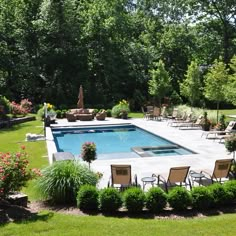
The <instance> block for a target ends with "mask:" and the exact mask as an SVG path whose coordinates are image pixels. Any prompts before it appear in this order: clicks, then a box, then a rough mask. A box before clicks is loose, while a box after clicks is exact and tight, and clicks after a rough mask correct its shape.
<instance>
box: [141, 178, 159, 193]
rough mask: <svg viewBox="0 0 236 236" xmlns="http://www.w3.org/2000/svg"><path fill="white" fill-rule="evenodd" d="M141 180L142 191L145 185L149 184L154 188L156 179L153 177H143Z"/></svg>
mask: <svg viewBox="0 0 236 236" xmlns="http://www.w3.org/2000/svg"><path fill="white" fill-rule="evenodd" d="M141 180H142V182H143V190H144V189H145V186H146V185H147V184H151V185H152V187H153V186H154V182H155V181H156V178H154V177H143V178H142V179H141Z"/></svg>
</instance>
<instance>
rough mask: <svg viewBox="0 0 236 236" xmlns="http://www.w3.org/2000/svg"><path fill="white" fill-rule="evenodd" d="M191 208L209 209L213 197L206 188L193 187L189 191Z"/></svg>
mask: <svg viewBox="0 0 236 236" xmlns="http://www.w3.org/2000/svg"><path fill="white" fill-rule="evenodd" d="M191 196H192V206H193V208H195V209H197V210H205V209H209V208H210V207H212V205H213V201H214V199H213V196H212V194H211V192H210V191H209V188H208V187H205V186H199V187H194V188H193V189H192V191H191Z"/></svg>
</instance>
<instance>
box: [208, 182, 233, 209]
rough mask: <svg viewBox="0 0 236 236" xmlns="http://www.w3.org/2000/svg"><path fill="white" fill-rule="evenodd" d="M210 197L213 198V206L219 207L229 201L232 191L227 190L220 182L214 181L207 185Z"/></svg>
mask: <svg viewBox="0 0 236 236" xmlns="http://www.w3.org/2000/svg"><path fill="white" fill-rule="evenodd" d="M208 188H209V190H210V192H211V194H212V197H213V199H214V201H213V203H214V205H213V206H214V207H219V206H223V205H228V204H230V203H231V199H232V193H231V192H230V191H227V190H226V189H225V188H224V187H223V185H222V184H220V183H214V184H212V185H209V186H208Z"/></svg>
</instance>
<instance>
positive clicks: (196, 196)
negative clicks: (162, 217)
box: [77, 180, 236, 213]
mask: <svg viewBox="0 0 236 236" xmlns="http://www.w3.org/2000/svg"><path fill="white" fill-rule="evenodd" d="M121 194H122V195H121ZM234 203H236V180H231V181H227V182H225V183H224V184H219V183H215V184H212V185H209V186H206V187H205V186H198V187H194V188H193V189H192V190H191V191H188V190H187V189H186V188H184V187H179V186H178V187H174V188H172V189H171V190H170V191H169V192H168V193H165V192H164V191H163V190H162V189H161V188H159V187H152V188H150V189H149V190H148V192H146V193H144V191H143V190H142V189H141V188H138V187H131V188H129V189H126V190H125V191H124V192H123V193H120V192H119V191H118V190H117V189H115V188H105V189H102V190H100V191H98V190H97V188H96V187H95V186H90V185H85V186H81V188H80V190H79V191H78V195H77V206H78V207H79V208H81V210H98V209H100V210H101V211H102V212H110V213H114V212H116V211H118V210H119V208H120V207H121V206H122V205H124V207H125V208H126V209H127V210H128V212H130V213H140V212H142V211H143V209H144V207H146V209H147V210H148V211H150V212H152V213H158V212H160V211H162V210H164V209H165V207H166V206H167V204H169V206H170V207H172V208H173V209H174V210H177V211H181V210H185V209H187V208H189V209H190V208H192V209H196V210H206V209H211V208H213V207H221V206H225V205H230V204H234Z"/></svg>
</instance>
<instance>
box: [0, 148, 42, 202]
mask: <svg viewBox="0 0 236 236" xmlns="http://www.w3.org/2000/svg"><path fill="white" fill-rule="evenodd" d="M40 175H41V173H40V171H39V170H38V169H36V168H35V169H30V168H29V161H28V154H27V152H26V151H25V147H24V146H22V147H21V150H20V151H19V152H16V153H9V152H8V153H2V152H0V199H1V198H2V199H5V198H7V197H8V195H9V194H11V193H13V192H16V191H20V190H21V189H22V187H24V186H26V184H27V181H28V180H30V179H33V178H35V177H37V176H40Z"/></svg>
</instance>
